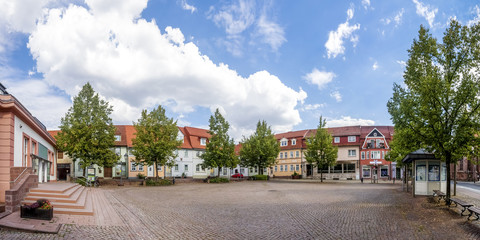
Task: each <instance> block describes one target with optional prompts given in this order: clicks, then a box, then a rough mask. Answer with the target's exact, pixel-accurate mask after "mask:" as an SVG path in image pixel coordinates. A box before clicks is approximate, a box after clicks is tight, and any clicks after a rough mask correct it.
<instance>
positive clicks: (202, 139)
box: [200, 138, 207, 146]
mask: <svg viewBox="0 0 480 240" xmlns="http://www.w3.org/2000/svg"><path fill="white" fill-rule="evenodd" d="M200 145H202V146H205V145H207V139H206V138H200Z"/></svg>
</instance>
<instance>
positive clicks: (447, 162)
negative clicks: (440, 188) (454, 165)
mask: <svg viewBox="0 0 480 240" xmlns="http://www.w3.org/2000/svg"><path fill="white" fill-rule="evenodd" d="M451 162H452V154H451V153H450V152H447V153H446V154H445V163H446V166H447V192H446V195H447V196H445V197H446V199H447V201H446V203H447V204H448V205H449V204H450V184H451V183H450V180H451V178H450V163H451Z"/></svg>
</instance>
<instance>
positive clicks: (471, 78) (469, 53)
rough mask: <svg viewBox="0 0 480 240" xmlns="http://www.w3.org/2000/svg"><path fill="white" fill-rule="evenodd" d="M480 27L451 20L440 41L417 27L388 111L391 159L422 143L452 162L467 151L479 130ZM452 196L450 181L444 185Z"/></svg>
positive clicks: (448, 168)
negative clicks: (391, 126) (392, 134)
mask: <svg viewBox="0 0 480 240" xmlns="http://www.w3.org/2000/svg"><path fill="white" fill-rule="evenodd" d="M479 42H480V27H479V25H478V24H477V25H473V26H471V27H467V26H461V25H460V24H459V23H458V22H457V21H455V20H452V21H451V22H450V26H449V28H448V29H447V30H446V31H445V33H444V36H443V42H442V43H439V42H438V41H437V39H436V38H434V37H432V35H431V34H430V33H429V31H428V30H427V29H425V28H424V27H423V26H421V27H420V30H419V32H418V39H415V40H414V41H413V44H412V47H411V48H410V50H408V53H409V59H408V62H407V67H406V70H405V73H404V82H405V86H404V87H402V86H401V85H398V84H394V87H393V97H392V98H391V99H390V100H389V101H388V104H387V106H388V111H389V113H390V115H391V116H392V121H393V123H394V125H395V137H394V144H393V147H394V149H392V151H394V152H396V154H397V155H395V156H394V157H393V158H392V159H394V160H395V159H396V160H399V159H401V158H402V157H404V156H405V155H406V154H407V153H409V152H411V151H413V150H417V149H419V148H424V149H426V150H427V151H429V152H431V153H434V154H435V156H436V157H438V158H440V159H442V160H443V161H445V162H446V166H447V182H448V183H449V182H450V163H455V162H456V161H457V160H458V159H460V158H461V157H462V156H464V155H467V154H468V151H469V149H471V147H472V144H473V143H475V142H476V141H477V140H476V137H475V136H476V133H478V132H479V120H478V119H479V118H478V117H479V113H480V98H479V93H480V82H479V77H480V72H479V70H480V68H479V67H480V66H479V64H480V62H479V56H480V45H479V44H478V43H479ZM446 194H447V199H450V184H447V193H446Z"/></svg>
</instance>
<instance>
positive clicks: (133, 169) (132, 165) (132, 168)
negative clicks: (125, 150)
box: [130, 162, 137, 172]
mask: <svg viewBox="0 0 480 240" xmlns="http://www.w3.org/2000/svg"><path fill="white" fill-rule="evenodd" d="M130 171H132V172H133V171H137V166H136V165H135V163H134V162H132V163H130Z"/></svg>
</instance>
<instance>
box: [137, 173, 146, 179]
mask: <svg viewBox="0 0 480 240" xmlns="http://www.w3.org/2000/svg"><path fill="white" fill-rule="evenodd" d="M137 177H138V179H145V175H143V174H141V173H139V174H137Z"/></svg>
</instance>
